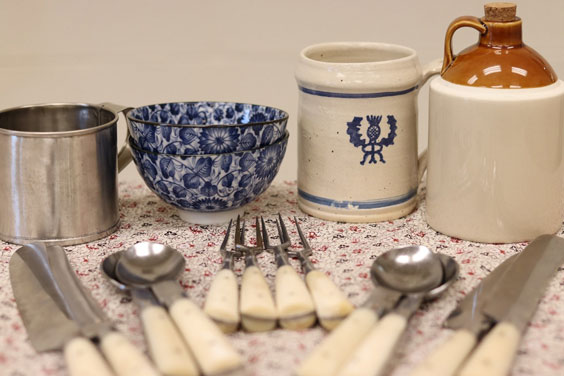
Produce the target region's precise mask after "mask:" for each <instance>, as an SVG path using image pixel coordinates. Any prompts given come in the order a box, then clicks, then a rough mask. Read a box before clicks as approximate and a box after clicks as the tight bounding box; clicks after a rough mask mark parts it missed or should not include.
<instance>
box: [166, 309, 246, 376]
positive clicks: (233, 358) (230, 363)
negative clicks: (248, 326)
mask: <svg viewBox="0 0 564 376" xmlns="http://www.w3.org/2000/svg"><path fill="white" fill-rule="evenodd" d="M169 310H170V315H171V316H172V319H173V320H174V322H175V323H176V326H178V329H180V332H181V333H182V335H183V336H184V339H185V340H186V342H188V346H189V347H190V349H191V350H192V353H193V354H194V357H195V358H196V361H197V362H198V365H199V366H200V369H201V370H202V373H203V374H204V375H215V374H221V373H227V372H230V371H232V370H236V369H239V368H242V366H243V360H242V358H241V356H240V355H239V353H238V352H237V351H236V350H235V349H234V348H233V347H232V346H231V344H230V343H229V342H228V341H227V338H226V337H225V336H224V335H223V333H222V332H221V330H220V329H219V328H218V327H217V325H215V323H214V322H213V321H212V320H211V319H210V318H209V317H208V316H207V315H206V314H205V313H204V312H203V311H202V310H201V309H200V308H199V307H198V306H197V305H196V304H194V303H193V302H191V301H190V300H189V299H186V298H182V299H178V300H176V301H175V302H174V303H173V304H172V305H171V306H170V307H169Z"/></svg>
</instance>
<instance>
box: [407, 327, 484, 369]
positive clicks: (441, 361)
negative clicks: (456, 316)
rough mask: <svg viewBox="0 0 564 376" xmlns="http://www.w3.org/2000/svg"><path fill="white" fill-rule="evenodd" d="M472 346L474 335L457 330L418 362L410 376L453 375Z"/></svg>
mask: <svg viewBox="0 0 564 376" xmlns="http://www.w3.org/2000/svg"><path fill="white" fill-rule="evenodd" d="M474 346H476V336H475V335H474V334H472V332H471V331H469V330H465V329H461V330H457V331H456V332H455V333H454V334H453V335H452V336H451V337H450V338H449V339H448V340H447V341H446V342H445V343H443V344H441V345H440V346H439V347H438V348H437V349H436V350H435V351H434V352H433V353H431V355H430V356H429V357H428V358H427V359H425V360H424V361H423V363H421V364H419V365H418V366H417V367H416V368H415V369H414V370H413V372H412V373H411V375H410V376H453V375H455V372H456V370H457V369H458V368H459V367H460V365H461V364H462V363H463V362H464V359H466V357H467V356H468V354H470V352H471V351H472V349H473V348H474Z"/></svg>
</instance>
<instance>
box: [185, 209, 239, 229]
mask: <svg viewBox="0 0 564 376" xmlns="http://www.w3.org/2000/svg"><path fill="white" fill-rule="evenodd" d="M244 212H245V208H244V207H241V208H237V209H231V210H224V211H220V212H208V213H206V212H197V211H191V210H180V209H178V216H179V217H180V219H182V220H183V221H185V222H189V223H194V224H196V225H219V224H222V223H227V222H229V220H230V219H232V218H233V219H235V218H237V216H238V215H240V216H243V213H244Z"/></svg>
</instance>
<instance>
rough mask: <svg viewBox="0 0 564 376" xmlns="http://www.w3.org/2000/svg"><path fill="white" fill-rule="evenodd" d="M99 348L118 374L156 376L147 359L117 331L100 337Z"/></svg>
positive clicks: (122, 375) (125, 375)
mask: <svg viewBox="0 0 564 376" xmlns="http://www.w3.org/2000/svg"><path fill="white" fill-rule="evenodd" d="M100 348H101V349H102V352H103V353H104V356H105V357H106V359H108V361H109V362H110V364H111V365H112V368H113V369H114V371H115V372H116V374H117V375H118V376H156V375H159V373H158V372H157V371H156V370H155V369H154V368H153V365H152V364H151V362H150V361H149V359H148V358H147V357H146V356H145V354H143V353H142V352H141V351H140V350H139V349H138V348H137V347H135V346H134V345H133V344H132V343H131V342H129V340H128V339H127V338H126V337H125V336H124V335H123V334H121V333H119V332H109V333H107V334H106V335H104V336H103V337H102V340H101V342H100Z"/></svg>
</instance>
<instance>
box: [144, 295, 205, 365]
mask: <svg viewBox="0 0 564 376" xmlns="http://www.w3.org/2000/svg"><path fill="white" fill-rule="evenodd" d="M141 321H142V323H143V331H144V332H145V337H146V338H147V343H148V345H149V352H150V353H151V357H152V358H153V361H154V362H155V364H156V366H157V369H158V370H159V371H160V372H161V373H163V374H164V375H185V376H196V375H198V373H199V371H198V366H197V365H196V361H195V360H194V358H193V357H192V355H191V354H190V352H189V351H188V348H187V347H186V344H185V343H184V340H183V339H182V337H181V336H180V333H178V330H177V329H176V327H175V326H174V323H173V322H172V320H171V318H170V316H169V315H168V313H167V311H166V310H165V309H164V308H163V307H161V306H156V305H150V306H146V307H145V308H143V310H142V311H141Z"/></svg>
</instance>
